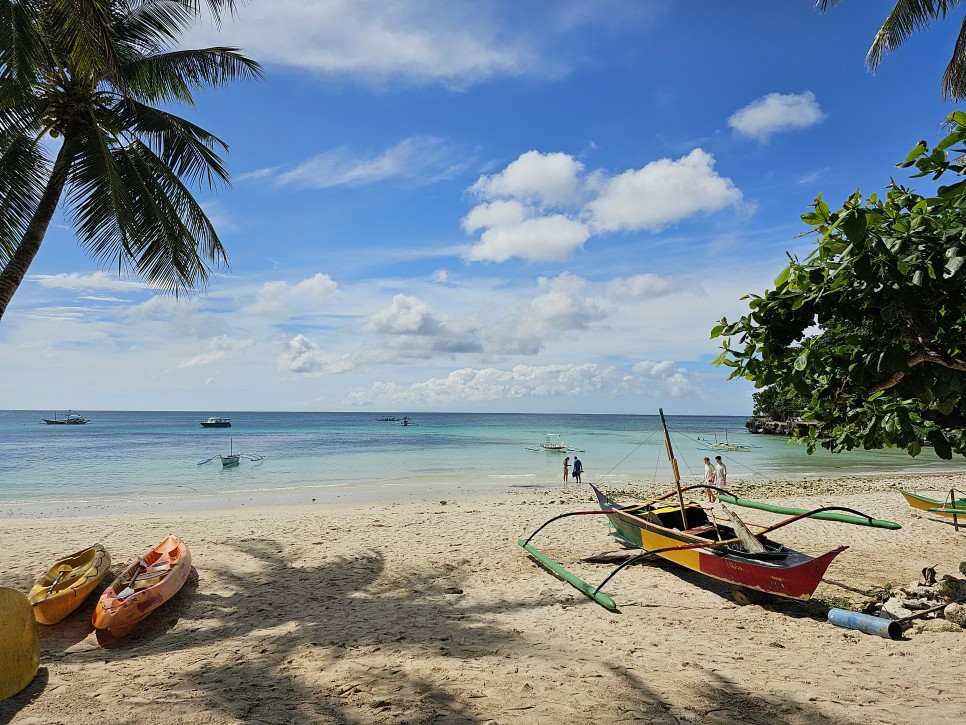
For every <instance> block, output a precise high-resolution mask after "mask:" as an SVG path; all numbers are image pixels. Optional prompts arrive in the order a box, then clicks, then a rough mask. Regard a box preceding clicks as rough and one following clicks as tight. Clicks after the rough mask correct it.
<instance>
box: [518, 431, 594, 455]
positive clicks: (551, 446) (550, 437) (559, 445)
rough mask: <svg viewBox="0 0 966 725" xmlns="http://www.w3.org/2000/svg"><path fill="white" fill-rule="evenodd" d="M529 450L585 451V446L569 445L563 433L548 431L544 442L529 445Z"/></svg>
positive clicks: (555, 451) (553, 451)
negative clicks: (575, 446) (564, 439)
mask: <svg viewBox="0 0 966 725" xmlns="http://www.w3.org/2000/svg"><path fill="white" fill-rule="evenodd" d="M527 450H528V451H549V452H550V453H570V452H575V453H583V452H584V449H583V448H574V447H573V446H568V445H567V444H566V443H564V441H563V434H561V433H547V434H545V435H544V439H543V443H541V444H540V445H539V446H527Z"/></svg>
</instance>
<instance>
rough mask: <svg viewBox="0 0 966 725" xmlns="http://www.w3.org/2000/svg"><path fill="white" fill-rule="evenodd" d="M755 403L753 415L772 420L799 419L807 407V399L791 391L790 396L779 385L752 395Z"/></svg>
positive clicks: (768, 387)
mask: <svg viewBox="0 0 966 725" xmlns="http://www.w3.org/2000/svg"><path fill="white" fill-rule="evenodd" d="M751 397H752V400H753V401H754V403H755V408H754V411H753V413H754V414H755V415H763V416H765V417H767V418H771V419H772V420H780V421H786V420H792V419H794V418H799V417H801V415H802V413H804V412H805V409H806V407H807V406H808V398H806V397H805V396H804V395H799V394H798V393H795V392H794V391H792V394H791V395H789V393H788V392H787V391H785V390H783V389H782V388H781V386H779V385H769V386H767V387H765V388H762V389H761V390H757V391H755V392H754V393H753V394H752V396H751Z"/></svg>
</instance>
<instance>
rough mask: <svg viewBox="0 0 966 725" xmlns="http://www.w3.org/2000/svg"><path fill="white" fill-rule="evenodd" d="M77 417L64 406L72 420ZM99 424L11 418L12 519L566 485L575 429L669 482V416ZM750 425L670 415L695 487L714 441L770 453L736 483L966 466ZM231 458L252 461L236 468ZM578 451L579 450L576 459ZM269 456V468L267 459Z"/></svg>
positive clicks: (615, 467) (5, 455)
mask: <svg viewBox="0 0 966 725" xmlns="http://www.w3.org/2000/svg"><path fill="white" fill-rule="evenodd" d="M63 413H64V411H59V417H62V415H63ZM81 413H82V414H83V415H84V416H85V417H86V418H88V419H89V421H90V422H89V423H88V424H87V425H80V426H64V425H56V426H54V425H46V424H44V423H43V422H42V418H50V417H52V416H53V411H0V515H6V516H11V515H14V516H15V515H35V514H37V513H38V512H40V513H43V512H46V511H54V510H56V511H65V510H72V509H71V507H74V509H77V508H78V507H80V506H82V505H83V506H85V507H87V508H93V507H98V506H100V507H104V506H106V505H111V506H114V507H119V508H121V509H124V510H130V509H136V508H137V507H138V506H140V505H142V504H143V505H144V506H154V505H156V504H161V503H164V502H168V503H170V502H171V501H183V500H185V499H188V500H193V501H194V503H189V504H182V507H191V506H208V507H215V506H217V505H221V504H224V503H227V504H228V505H238V504H239V502H244V501H249V500H256V498H257V497H262V498H264V497H266V496H268V497H270V498H271V500H273V501H274V500H278V501H280V502H285V501H288V502H292V501H312V500H318V501H326V500H335V499H338V498H346V497H350V498H355V499H357V500H358V499H367V498H368V499H392V498H394V497H400V496H403V495H408V494H410V493H411V492H412V491H413V490H415V489H419V488H421V489H423V490H426V489H431V490H433V491H434V492H436V491H442V492H444V493H445V492H446V491H447V490H453V491H454V492H455V491H460V492H466V491H479V492H484V491H487V490H493V489H507V488H514V487H520V486H534V487H550V486H559V485H561V468H562V462H563V455H562V454H560V453H548V452H545V451H542V450H539V451H533V450H527V449H528V447H536V446H539V444H540V442H541V441H543V440H544V436H545V434H546V433H549V432H555V433H560V434H562V437H563V440H564V441H565V442H566V443H567V444H568V445H570V446H572V447H575V448H579V449H583V451H584V452H582V453H581V452H578V453H577V454H576V455H578V456H579V457H580V458H581V460H582V462H583V463H584V467H585V471H586V473H585V475H584V481H592V482H596V481H601V482H603V483H605V484H607V483H613V484H618V483H651V482H654V481H669V480H670V478H669V473H668V470H669V469H668V466H667V463H666V461H665V457H664V446H663V440H662V438H661V435H660V427H659V426H660V420H659V418H658V417H657V416H656V415H654V416H628V415H521V414H457V413H432V414H431V413H419V414H415V413H414V414H411V415H410V417H411V419H412V420H413V422H414V425H411V426H402V425H398V424H393V423H387V422H381V421H378V420H377V418H378V417H382V416H387V415H388V416H396V417H401V416H402V415H403V414H402V413H393V412H390V413H254V412H234V413H232V412H225V411H212V412H211V415H221V416H226V417H229V418H231V420H232V423H233V425H232V427H231V428H227V429H205V428H201V426H200V425H199V423H200V421H201V420H204V419H206V418H207V417H208V415H209V414H208V413H205V414H201V413H193V412H130V411H124V412H121V411H81ZM744 422H745V418H744V417H697V416H669V417H668V426H669V428H670V430H671V432H672V439H673V443H674V446H675V454H676V457H677V459H678V462H679V466H680V470H681V476H682V478H683V479H688V480H690V479H697V478H699V477H700V473H701V470H702V465H701V460H702V458H703V456H704V455H713V454H708V453H707V452H706V451H702V450H699V449H700V448H701V447H702V446H703V445H705V441H714V440H715V438H717V439H718V440H724V437H725V436H727V438H728V440H729V441H730V442H732V443H747V444H751V445H755V446H758V447H756V448H754V449H752V450H751V451H748V452H738V453H728V454H724V456H725V460H726V462H727V464H728V468H729V475H730V478H731V479H732V480H734V479H744V480H751V481H754V480H767V479H770V478H771V479H774V478H803V477H804V478H815V477H827V476H830V475H882V474H889V473H928V472H936V473H938V472H943V471H960V472H961V471H963V470H964V466H963V463H962V462H960V461H955V462H952V463H950V462H946V461H941V460H940V459H938V458H936V457H935V456H934V455H933V454H932V453H931V452H930V451H926V452H924V453H923V455H921V456H919V457H918V458H910V457H909V456H908V455H906V454H905V453H903V452H900V451H894V450H886V451H862V452H851V453H844V454H838V455H832V454H829V453H827V452H825V451H819V452H816V454H815V455H813V456H808V455H807V454H806V452H805V449H804V448H803V447H801V446H794V445H789V444H788V443H787V441H786V439H785V438H781V437H777V436H758V435H751V434H750V433H748V432H747V431H746V430H745V428H744ZM229 450H231V451H233V452H236V453H238V452H240V453H242V454H243V455H245V456H250V457H243V458H242V461H241V464H240V465H239V466H238V467H237V468H228V469H224V468H222V466H221V463H220V461H219V459H218V458H215V459H214V460H210V461H208V462H207V463H203V464H201V465H199V462H201V461H204V460H206V459H209V458H211V457H212V456H217V455H218V454H227V453H229ZM570 455H571V456H573V455H574V454H573V453H571V454H570ZM259 456H261V459H260V460H253V458H257V457H259Z"/></svg>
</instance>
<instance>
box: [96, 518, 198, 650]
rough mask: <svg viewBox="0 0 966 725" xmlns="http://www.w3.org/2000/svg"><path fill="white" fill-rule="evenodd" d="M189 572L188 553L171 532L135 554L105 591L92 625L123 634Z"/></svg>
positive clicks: (174, 589)
mask: <svg viewBox="0 0 966 725" xmlns="http://www.w3.org/2000/svg"><path fill="white" fill-rule="evenodd" d="M190 573H191V552H189V551H188V547H187V546H186V545H185V543H184V542H183V541H182V540H181V539H179V538H178V537H177V536H175V535H174V534H169V535H168V536H166V537H164V538H163V539H161V541H160V543H158V545H157V546H155V547H154V548H153V549H149V550H148V551H147V552H146V553H144V554H142V555H141V556H140V557H138V560H137V561H136V562H134V563H133V564H131V566H129V567H128V568H127V569H125V570H124V571H123V572H122V573H121V575H120V576H119V577H118V578H117V579H115V580H114V582H113V583H112V584H111V586H109V587H108V588H107V589H105V590H104V593H103V594H101V598H100V600H99V601H98V602H97V607H95V609H94V617H93V621H94V627H95V628H96V629H106V630H108V631H109V632H110V633H111V634H113V635H114V636H115V637H123V636H124V635H125V634H127V633H128V632H130V631H131V630H132V629H133V628H134V626H135V625H136V624H137V623H138V622H140V621H141V620H142V619H144V618H145V617H147V616H148V615H149V614H150V613H151V612H153V611H154V610H155V609H157V608H158V607H160V606H161V605H162V604H164V603H165V602H166V601H168V600H169V599H170V598H171V597H173V596H174V595H175V594H177V593H178V592H179V591H181V587H183V586H184V583H185V581H187V579H188V574H190Z"/></svg>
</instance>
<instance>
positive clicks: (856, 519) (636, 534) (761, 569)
mask: <svg viewBox="0 0 966 725" xmlns="http://www.w3.org/2000/svg"><path fill="white" fill-rule="evenodd" d="M660 412H661V424H662V426H663V428H664V438H665V446H666V448H667V453H668V459H669V460H670V462H671V467H672V469H673V471H674V479H675V489H674V490H672V491H671V492H670V493H667V494H665V495H663V496H660V497H658V498H655V499H652V500H650V501H646V502H643V503H637V504H632V505H620V504H618V503H617V502H615V501H613V500H611V499H610V498H609V497H608V496H607V495H606V494H605V493H604V492H602V491H601V490H599V489H598V488H597V487H596V486H594V485H593V484H591V488H592V489H593V490H594V493H595V494H596V496H597V502H598V504H599V505H600V510H598V511H576V512H571V513H566V514H562V515H560V516H556V517H554V518H552V519H550V521H547V522H546V523H545V524H543V526H541V527H540V528H538V529H537V530H536V531H534V532H533V534H531V535H530V537H528V538H527V539H520V540H519V542H518V543H519V544H520V546H522V547H523V548H524V550H525V551H526V552H527V553H528V554H530V556H531V557H532V558H533V559H534V560H535V561H536V562H537V563H539V564H540V565H541V566H543V567H544V568H546V569H548V570H549V571H551V573H553V574H555V575H557V576H558V577H560V578H562V579H564V580H565V581H567V582H568V583H569V584H571V585H572V586H574V587H575V588H577V589H578V590H580V591H582V592H583V593H584V594H586V595H587V596H588V597H590V598H591V599H593V600H594V601H596V602H597V603H598V604H600V605H601V606H603V607H605V608H606V609H609V610H611V611H617V605H616V603H615V602H614V600H613V598H611V596H610V595H608V594H606V593H605V592H603V591H602V589H603V587H604V585H605V584H606V583H607V582H608V581H609V580H610V579H611V578H612V577H613V576H614V575H616V574H617V573H618V572H619V571H621V570H622V569H623V568H625V567H626V566H628V565H630V564H632V563H635V562H638V561H640V560H642V559H644V558H647V557H652V556H659V557H661V558H663V559H666V560H668V561H671V562H674V563H676V564H679V565H681V566H684V567H686V568H688V569H691V570H692V571H696V572H699V573H700V574H704V575H705V576H708V577H711V578H713V579H717V580H719V581H723V582H726V583H728V584H732V585H734V586H735V587H738V588H739V589H742V588H744V589H752V590H755V591H759V592H764V593H766V594H772V595H776V596H779V597H785V598H788V599H798V600H806V599H808V598H809V597H811V596H812V594H813V593H814V591H815V589H816V587H817V586H818V584H819V582H820V581H821V579H822V576H823V575H824V574H825V571H826V569H828V567H829V565H830V564H831V563H832V560H833V559H835V557H836V556H838V555H839V554H841V553H842V552H843V551H845V550H846V549H847V548H848V547H846V546H840V547H837V548H835V549H832V550H831V551H828V552H826V553H824V554H821V555H820V556H815V557H813V556H810V555H808V554H804V553H802V552H799V551H795V550H793V549H790V548H788V547H786V546H784V545H782V544H780V543H778V542H776V541H773V540H772V539H770V538H768V537H767V536H766V534H768V533H770V532H772V531H774V530H776V529H779V528H781V527H783V526H786V525H788V524H791V523H793V522H795V521H798V520H800V519H804V518H818V519H825V520H833V521H838V522H841V523H850V524H857V525H862V526H874V527H878V528H888V529H898V528H900V526H899V524H897V523H894V522H892V521H881V520H879V519H873V518H872V517H870V516H867V515H865V514H863V513H861V512H859V511H855V510H853V509H846V508H842V507H839V506H826V507H822V508H818V509H815V510H811V511H807V510H804V509H792V508H787V507H777V506H771V505H769V504H764V503H760V502H756V501H747V500H745V499H740V498H738V497H736V496H734V495H732V494H730V493H729V492H728V491H725V490H723V489H718V488H715V487H709V486H706V485H704V484H700V485H697V486H690V487H687V488H681V484H680V476H679V475H678V467H677V461H676V460H675V459H674V453H673V450H672V448H671V439H670V436H669V434H668V430H667V424H666V422H665V420H664V411H660ZM692 489H696V490H707V491H708V492H709V493H710V492H714V495H716V497H717V500H718V503H719V504H722V503H723V502H725V501H727V502H728V503H731V504H733V505H738V506H752V507H754V508H759V509H766V510H770V511H773V512H775V513H781V514H790V515H791V516H790V518H787V519H784V520H782V521H780V522H778V523H776V524H772V525H770V526H761V527H755V528H756V529H757V530H756V531H752V530H751V529H750V528H749V527H748V526H746V525H745V524H744V523H743V522H742V521H741V520H740V519H739V518H738V517H737V516H736V515H735V514H734V512H732V511H730V510H728V509H725V508H724V507H723V506H722V509H723V510H724V511H725V513H726V514H727V521H725V520H719V519H718V518H717V517H715V516H714V515H709V512H708V511H707V510H706V509H705V506H704V505H702V504H700V503H696V502H687V503H685V501H684V496H683V493H684V492H685V491H689V490H692ZM675 499H676V500H675ZM669 500H671V501H670V502H669ZM594 514H598V515H604V516H606V517H607V519H608V520H609V522H610V524H611V526H612V528H613V536H614V537H615V538H616V539H617V540H618V541H619V542H620V543H621V544H622V545H624V546H625V547H632V548H635V549H638V550H641V553H639V554H637V555H634V556H632V557H630V558H629V559H628V560H627V561H625V562H623V563H622V564H621V565H620V566H618V567H617V568H616V569H614V570H613V571H612V572H611V573H610V574H609V575H608V576H607V577H606V578H605V579H604V580H603V581H602V582H601V583H600V585H598V586H596V587H594V586H593V585H591V584H589V583H587V582H585V581H583V580H582V579H580V578H579V577H577V576H576V575H574V574H573V573H571V572H569V571H567V570H566V569H565V568H564V567H562V566H561V565H560V564H558V563H556V562H555V561H553V560H552V559H551V558H550V557H549V556H547V555H546V554H545V553H543V552H541V551H539V550H538V549H536V548H535V547H534V546H533V545H532V544H531V543H530V541H531V540H532V539H533V538H534V536H536V535H537V533H539V532H540V531H541V530H542V529H543V528H544V527H546V526H547V525H548V524H550V523H552V522H554V521H557V520H559V519H562V518H566V517H568V516H581V515H594Z"/></svg>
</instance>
